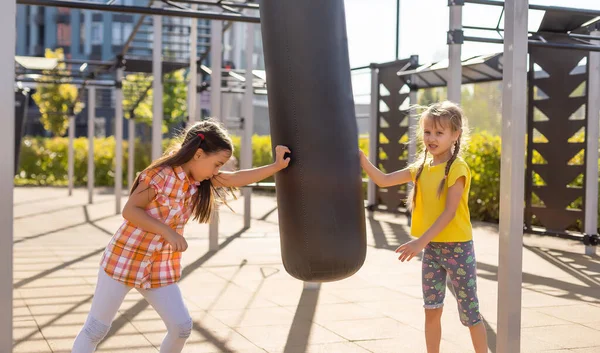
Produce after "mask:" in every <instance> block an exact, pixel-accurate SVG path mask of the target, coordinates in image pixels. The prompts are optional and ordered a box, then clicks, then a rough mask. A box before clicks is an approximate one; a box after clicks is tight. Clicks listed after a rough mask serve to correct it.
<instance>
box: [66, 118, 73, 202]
mask: <svg viewBox="0 0 600 353" xmlns="http://www.w3.org/2000/svg"><path fill="white" fill-rule="evenodd" d="M74 139H75V115H70V116H69V148H68V152H67V160H68V161H67V175H68V183H69V196H73V174H74V169H75V163H74V161H73V160H74V158H75V157H74V154H75V153H74V151H73V140H74Z"/></svg>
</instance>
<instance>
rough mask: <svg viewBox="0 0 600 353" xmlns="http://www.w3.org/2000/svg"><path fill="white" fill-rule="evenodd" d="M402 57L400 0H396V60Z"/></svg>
mask: <svg viewBox="0 0 600 353" xmlns="http://www.w3.org/2000/svg"><path fill="white" fill-rule="evenodd" d="M398 59H400V0H396V60H398Z"/></svg>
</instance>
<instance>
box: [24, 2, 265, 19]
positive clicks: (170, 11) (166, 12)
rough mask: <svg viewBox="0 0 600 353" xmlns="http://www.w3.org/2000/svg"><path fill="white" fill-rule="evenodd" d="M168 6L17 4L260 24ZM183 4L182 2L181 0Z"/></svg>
mask: <svg viewBox="0 0 600 353" xmlns="http://www.w3.org/2000/svg"><path fill="white" fill-rule="evenodd" d="M163 2H164V3H165V4H168V5H169V7H167V8H159V7H143V6H131V5H115V4H101V3H94V2H84V1H75V0H17V4H20V5H37V6H50V7H64V8H71V9H79V10H96V11H108V12H119V13H130V14H140V15H156V16H171V17H185V18H198V19H206V20H217V21H237V22H251V23H260V18H259V17H253V16H244V15H241V14H239V13H237V12H231V11H228V12H227V13H220V12H214V11H200V10H193V9H191V8H188V7H185V6H172V5H173V3H172V2H170V1H163ZM180 2H181V0H180ZM192 3H193V4H202V5H212V6H218V7H221V8H222V9H223V8H224V7H223V6H224V5H221V6H220V5H219V4H218V3H210V2H208V1H205V2H202V3H201V2H192Z"/></svg>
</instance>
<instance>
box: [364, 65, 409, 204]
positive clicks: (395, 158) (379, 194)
mask: <svg viewBox="0 0 600 353" xmlns="http://www.w3.org/2000/svg"><path fill="white" fill-rule="evenodd" d="M418 62H419V59H418V57H417V56H412V57H410V58H408V59H403V60H396V61H392V62H388V63H382V64H372V65H371V102H372V103H371V114H370V115H371V120H370V128H369V160H370V161H371V162H372V163H373V164H374V165H376V166H377V167H379V168H383V169H384V170H386V171H391V170H399V169H402V168H405V167H406V166H407V165H408V163H409V161H410V160H411V157H410V153H408V150H409V149H410V150H411V152H412V151H413V148H412V147H411V146H407V145H404V144H403V143H401V142H400V140H401V139H402V138H403V137H404V136H407V137H409V135H410V133H411V131H412V130H413V127H414V126H413V125H414V119H412V118H411V110H410V108H409V109H405V110H401V107H402V105H403V104H404V103H405V102H406V100H407V99H409V100H410V101H409V103H410V105H414V104H416V103H417V102H416V95H414V94H412V93H413V92H416V87H414V86H412V85H411V83H410V81H409V80H407V79H398V75H397V72H398V71H404V70H413V69H415V68H417V67H418ZM404 86H408V88H409V90H408V91H407V90H402V88H403V87H404ZM384 90H385V91H387V93H384ZM383 122H385V124H383ZM383 125H385V126H383ZM382 135H383V136H384V137H385V138H386V139H387V140H388V143H383V142H382V141H381V138H380V136H382ZM409 140H410V139H409ZM380 152H384V153H386V155H387V158H386V159H382V158H380ZM413 153H414V152H413ZM404 155H406V158H404V157H403V156H404ZM407 194H408V190H407V188H406V186H392V187H388V188H378V187H377V186H376V185H375V183H373V181H372V180H369V182H368V186H367V209H368V210H369V211H370V212H372V211H374V210H375V209H381V207H380V206H383V207H384V209H385V210H386V211H388V212H400V211H401V210H403V209H404V201H403V200H404V199H406V195H407Z"/></svg>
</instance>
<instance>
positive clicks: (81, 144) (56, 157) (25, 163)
mask: <svg viewBox="0 0 600 353" xmlns="http://www.w3.org/2000/svg"><path fill="white" fill-rule="evenodd" d="M232 140H233V143H234V156H235V157H236V158H237V159H238V161H239V158H240V155H239V151H240V138H239V137H237V136H233V137H232ZM172 142H173V141H172V140H164V141H163V150H166V149H167V148H168V147H169V146H170V145H171V143H172ZM252 144H253V148H254V154H253V161H252V163H253V165H254V166H261V165H265V164H269V163H271V162H272V160H273V159H272V154H271V139H270V138H269V137H268V136H253V137H252ZM73 146H74V154H75V171H74V173H75V174H74V184H75V185H76V186H83V185H87V155H88V140H87V138H84V137H82V138H78V139H75V141H74V142H73ZM115 146H116V143H115V139H114V138H113V137H107V138H96V139H94V164H95V171H94V179H95V184H96V186H112V185H114V176H115V172H114V170H115V168H114V156H115ZM128 146H129V144H128V142H127V141H125V142H123V182H124V183H126V180H127V160H128V158H129V147H128ZM67 150H68V139H67V138H62V137H56V138H40V137H25V138H24V139H23V142H22V145H21V156H20V161H19V172H18V174H17V176H16V177H15V184H16V185H40V186H43V185H49V186H63V185H67V182H68V175H67ZM151 150H152V149H151V145H150V143H142V142H140V141H139V140H137V141H136V143H135V171H136V172H139V171H141V170H143V169H144V168H145V167H146V166H148V165H149V164H150V153H151ZM271 180H272V179H271Z"/></svg>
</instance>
